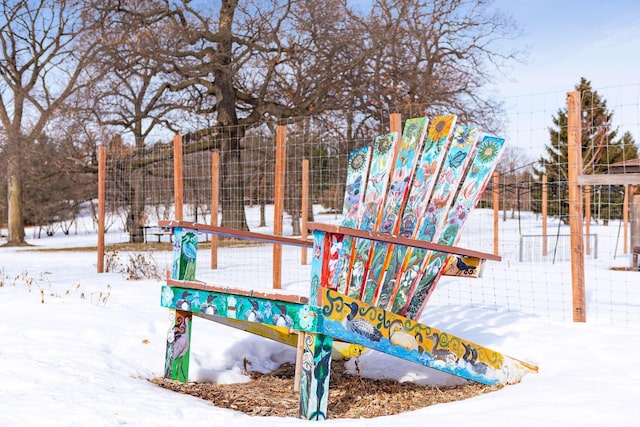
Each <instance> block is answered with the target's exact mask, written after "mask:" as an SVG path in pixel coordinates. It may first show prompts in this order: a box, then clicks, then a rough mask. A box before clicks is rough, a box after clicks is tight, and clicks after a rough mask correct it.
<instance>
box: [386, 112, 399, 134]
mask: <svg viewBox="0 0 640 427" xmlns="http://www.w3.org/2000/svg"><path fill="white" fill-rule="evenodd" d="M389 121H390V123H389V130H390V131H391V132H398V133H399V134H402V116H401V115H400V113H391V114H390V115H389Z"/></svg>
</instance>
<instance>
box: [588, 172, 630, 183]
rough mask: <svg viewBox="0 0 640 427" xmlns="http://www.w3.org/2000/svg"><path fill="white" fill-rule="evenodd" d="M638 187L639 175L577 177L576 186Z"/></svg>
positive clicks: (621, 174)
mask: <svg viewBox="0 0 640 427" xmlns="http://www.w3.org/2000/svg"><path fill="white" fill-rule="evenodd" d="M628 184H629V185H640V173H620V174H599V175H578V185H628Z"/></svg>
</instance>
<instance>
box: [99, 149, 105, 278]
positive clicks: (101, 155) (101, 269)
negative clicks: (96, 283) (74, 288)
mask: <svg viewBox="0 0 640 427" xmlns="http://www.w3.org/2000/svg"><path fill="white" fill-rule="evenodd" d="M106 182H107V150H106V147H104V146H100V147H98V263H97V270H98V273H104V232H105V230H104V219H105V218H104V215H105V193H106V191H105V189H106Z"/></svg>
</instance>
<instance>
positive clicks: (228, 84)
mask: <svg viewBox="0 0 640 427" xmlns="http://www.w3.org/2000/svg"><path fill="white" fill-rule="evenodd" d="M237 6H238V1H237V0H223V1H222V3H221V5H220V28H219V33H220V34H221V35H222V37H221V39H220V41H219V42H218V44H217V48H216V53H217V54H218V56H219V57H220V63H219V65H220V66H218V67H216V68H215V70H214V72H213V75H214V78H215V79H214V81H215V82H216V84H215V90H214V95H215V97H216V103H217V111H218V125H219V126H222V127H227V129H228V131H224V129H223V131H224V133H225V135H224V141H223V143H222V147H223V149H222V165H221V169H222V182H223V186H222V226H223V227H230V228H235V229H238V230H249V226H248V225H247V220H246V217H245V213H244V174H243V167H242V159H241V147H240V139H241V138H242V137H243V136H244V129H243V128H241V127H239V126H238V115H237V114H236V100H237V97H236V90H235V88H234V86H233V84H234V82H233V78H234V74H233V65H232V55H233V31H232V30H233V22H234V17H233V16H234V13H235V9H236V7H237Z"/></svg>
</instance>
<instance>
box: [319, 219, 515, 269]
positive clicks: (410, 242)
mask: <svg viewBox="0 0 640 427" xmlns="http://www.w3.org/2000/svg"><path fill="white" fill-rule="evenodd" d="M308 227H309V230H319V231H324V232H326V233H333V234H344V235H347V236H353V237H357V238H362V239H369V240H375V241H377V242H385V243H391V244H394V245H402V246H411V247H414V248H422V249H427V250H432V251H435V252H444V253H448V254H455V255H464V256H469V257H474V258H482V259H488V260H491V261H501V260H502V257H500V256H497V255H494V254H490V253H486V252H479V251H474V250H471V249H464V248H460V247H456V246H447V245H441V244H438V243H431V242H425V241H423V240H415V239H407V238H404V237H396V236H392V235H389V234H381V233H376V232H374V231H365V230H359V229H355V228H348V227H341V226H339V225H331V224H322V223H318V222H310V223H309V225H308Z"/></svg>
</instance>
